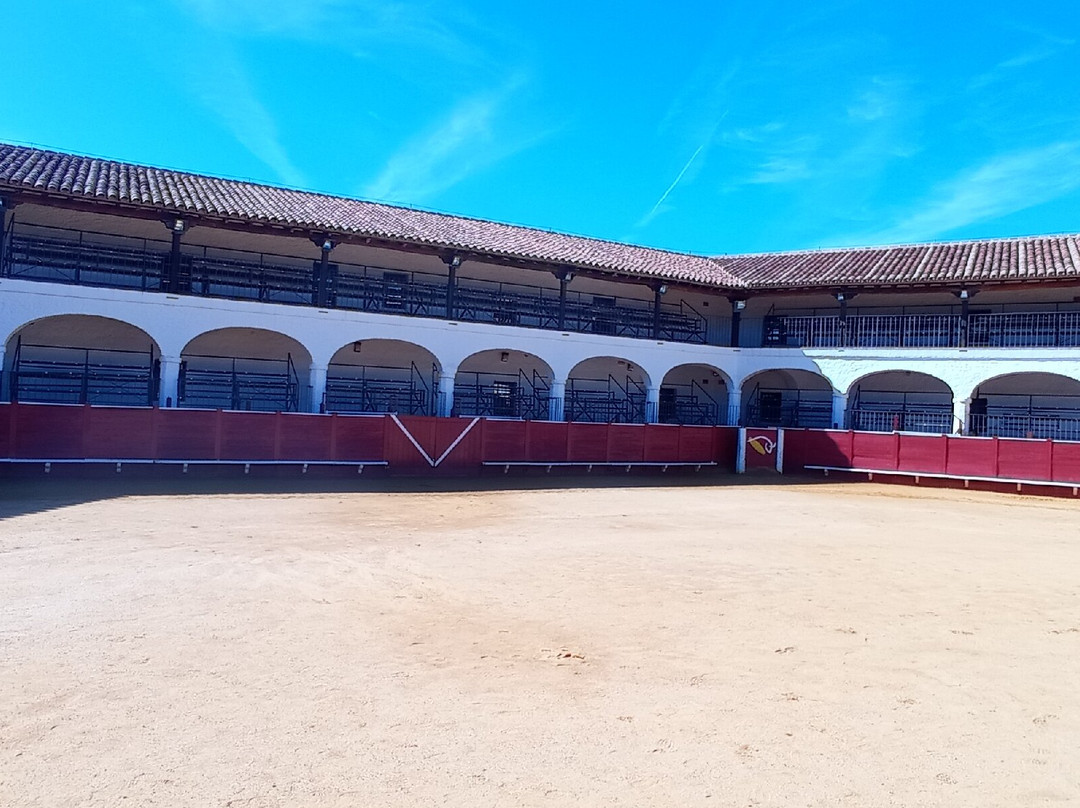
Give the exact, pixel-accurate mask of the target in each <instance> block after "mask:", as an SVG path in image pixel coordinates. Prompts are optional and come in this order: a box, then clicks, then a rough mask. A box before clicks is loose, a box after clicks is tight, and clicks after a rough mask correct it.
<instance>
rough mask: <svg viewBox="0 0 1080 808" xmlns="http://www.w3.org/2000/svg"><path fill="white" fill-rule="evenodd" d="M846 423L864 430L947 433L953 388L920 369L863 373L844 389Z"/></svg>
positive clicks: (852, 427) (949, 424) (951, 418)
mask: <svg viewBox="0 0 1080 808" xmlns="http://www.w3.org/2000/svg"><path fill="white" fill-rule="evenodd" d="M846 425H847V426H848V427H849V428H851V429H857V430H862V431H868V432H896V431H904V432H930V433H935V434H947V433H949V432H952V431H953V390H952V388H951V387H950V386H949V385H948V384H947V383H946V382H945V381H943V380H942V379H940V378H938V377H937V376H934V375H932V374H929V373H924V372H921V371H914V370H878V371H874V372H871V373H864V374H863V375H862V376H860V377H859V378H857V379H855V381H853V382H852V383H851V385H850V387H849V388H848V395H847V424H846Z"/></svg>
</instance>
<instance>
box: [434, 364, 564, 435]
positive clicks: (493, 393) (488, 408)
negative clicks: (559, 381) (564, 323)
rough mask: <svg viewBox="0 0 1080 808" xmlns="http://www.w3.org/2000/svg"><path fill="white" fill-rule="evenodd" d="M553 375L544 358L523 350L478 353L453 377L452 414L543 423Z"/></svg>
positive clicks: (546, 415) (545, 417)
mask: <svg viewBox="0 0 1080 808" xmlns="http://www.w3.org/2000/svg"><path fill="white" fill-rule="evenodd" d="M553 376H554V374H553V373H552V371H551V367H550V366H549V365H548V364H547V362H545V361H544V360H543V359H540V358H539V357H537V356H535V355H533V354H530V353H525V352H524V351H514V350H503V349H496V350H490V351H479V352H478V353H474V354H473V355H472V356H469V357H468V358H467V359H465V361H464V362H462V363H461V365H460V366H459V367H458V371H457V376H456V377H455V378H454V412H455V413H456V414H458V415H483V416H489V417H495V418H523V419H525V420H529V421H545V420H547V418H548V410H549V407H548V400H549V398H550V395H551V381H552V378H553Z"/></svg>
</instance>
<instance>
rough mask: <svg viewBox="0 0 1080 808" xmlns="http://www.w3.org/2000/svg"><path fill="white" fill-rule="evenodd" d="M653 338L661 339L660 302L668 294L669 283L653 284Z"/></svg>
mask: <svg viewBox="0 0 1080 808" xmlns="http://www.w3.org/2000/svg"><path fill="white" fill-rule="evenodd" d="M652 289H653V309H652V338H653V339H660V302H661V300H663V297H664V295H666V294H667V284H665V283H658V284H653V287H652Z"/></svg>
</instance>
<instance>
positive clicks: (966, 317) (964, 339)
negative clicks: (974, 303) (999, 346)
mask: <svg viewBox="0 0 1080 808" xmlns="http://www.w3.org/2000/svg"><path fill="white" fill-rule="evenodd" d="M956 294H957V297H959V298H960V333H959V334H957V338H956V341H957V345H958V346H959V347H960V348H966V347H967V345H968V328H969V326H970V323H971V296H972V294H974V293H973V292H971V291H969V290H968V289H961V290H960V291H959V292H957V293H956Z"/></svg>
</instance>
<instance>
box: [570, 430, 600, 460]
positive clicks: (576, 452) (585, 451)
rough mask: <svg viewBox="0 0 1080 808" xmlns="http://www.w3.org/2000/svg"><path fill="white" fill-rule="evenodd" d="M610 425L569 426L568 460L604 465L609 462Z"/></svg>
mask: <svg viewBox="0 0 1080 808" xmlns="http://www.w3.org/2000/svg"><path fill="white" fill-rule="evenodd" d="M608 427H609V424H567V425H566V432H567V439H566V459H567V460H569V461H571V462H578V463H582V462H584V463H588V462H597V463H603V462H605V461H606V460H607V456H608V455H607V451H608Z"/></svg>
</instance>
